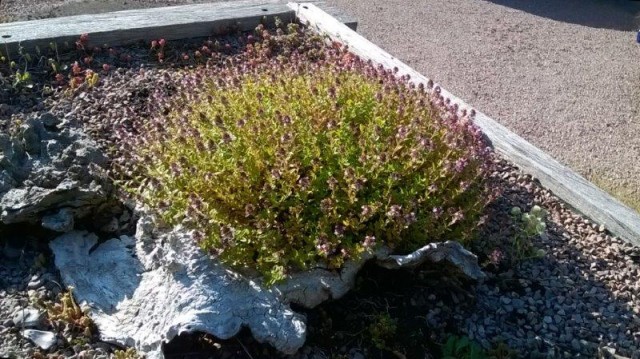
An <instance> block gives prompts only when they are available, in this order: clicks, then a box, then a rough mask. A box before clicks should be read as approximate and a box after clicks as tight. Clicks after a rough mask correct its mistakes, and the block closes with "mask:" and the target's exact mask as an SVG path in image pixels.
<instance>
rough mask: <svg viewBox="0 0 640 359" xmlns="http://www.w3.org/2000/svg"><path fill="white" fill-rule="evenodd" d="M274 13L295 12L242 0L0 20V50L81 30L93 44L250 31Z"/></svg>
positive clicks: (286, 17) (265, 0)
mask: <svg viewBox="0 0 640 359" xmlns="http://www.w3.org/2000/svg"><path fill="white" fill-rule="evenodd" d="M276 16H277V17H279V18H280V19H282V20H283V21H285V22H288V21H292V20H294V12H293V11H292V10H291V9H290V8H288V7H287V5H286V4H283V3H282V2H279V1H278V0H242V1H234V2H219V3H205V4H194V5H182V6H171V7H160V8H150V9H139V10H125V11H116V12H110V13H103V14H90V15H77V16H67V17H60V18H51V19H42V20H33V21H20V22H11V23H5V24H0V49H1V50H2V51H3V52H5V51H6V50H7V49H8V50H9V52H10V53H15V51H16V50H17V48H18V44H20V45H22V46H23V47H24V48H25V49H26V50H32V49H34V48H35V47H36V46H39V47H41V48H46V47H48V46H49V43H50V42H56V43H57V44H58V46H61V45H62V44H63V43H64V42H68V43H70V44H73V43H74V42H75V41H76V40H77V39H78V37H79V36H80V35H81V34H84V33H88V34H89V39H90V42H91V43H92V44H96V45H103V44H108V45H109V46H116V45H126V44H131V43H134V42H137V41H140V40H144V41H149V40H152V39H158V38H165V39H167V40H179V39H186V38H193V37H204V36H211V35H218V34H223V33H228V32H229V31H230V30H242V31H246V30H251V29H253V28H255V27H256V26H257V25H258V24H260V23H261V22H263V21H265V20H266V21H267V22H269V21H273V20H274V18H275V17H276Z"/></svg>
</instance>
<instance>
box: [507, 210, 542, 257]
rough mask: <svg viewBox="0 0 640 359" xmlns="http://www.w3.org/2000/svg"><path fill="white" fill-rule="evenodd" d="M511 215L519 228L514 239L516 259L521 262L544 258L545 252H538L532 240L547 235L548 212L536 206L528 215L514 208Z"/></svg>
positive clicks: (540, 250)
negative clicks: (546, 220)
mask: <svg viewBox="0 0 640 359" xmlns="http://www.w3.org/2000/svg"><path fill="white" fill-rule="evenodd" d="M510 214H511V217H512V218H513V219H514V221H515V222H516V225H517V226H518V227H517V229H516V235H515V237H514V239H513V244H514V247H515V252H516V257H517V258H518V259H519V260H523V259H528V258H538V257H542V256H544V255H545V252H544V250H542V249H538V250H536V249H535V248H534V247H533V244H532V243H531V240H532V238H534V237H535V236H540V235H543V234H544V233H545V231H546V229H547V225H546V223H545V221H544V219H545V217H546V216H547V211H545V210H544V209H542V208H541V207H540V206H537V205H536V206H533V208H531V211H530V212H528V213H526V212H524V213H523V212H522V210H521V209H520V208H519V207H513V208H512V209H511V212H510Z"/></svg>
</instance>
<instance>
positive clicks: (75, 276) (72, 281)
mask: <svg viewBox="0 0 640 359" xmlns="http://www.w3.org/2000/svg"><path fill="white" fill-rule="evenodd" d="M154 231H156V230H155V225H154V223H153V221H152V219H151V218H150V217H149V216H146V215H143V216H142V217H141V218H140V220H139V221H138V227H137V232H136V238H135V239H134V238H130V237H127V236H121V237H120V238H118V239H116V238H114V239H111V240H108V241H106V242H104V243H101V244H99V245H98V246H96V244H97V243H98V238H97V236H96V235H94V234H92V233H87V232H79V231H73V232H69V233H66V234H64V235H61V236H60V237H58V238H57V239H56V240H54V241H53V242H51V244H50V247H51V249H52V251H53V253H54V255H55V264H56V266H57V267H58V269H59V270H60V273H61V275H62V279H63V281H64V284H65V285H67V286H69V285H70V286H73V287H74V288H75V289H74V295H75V296H76V300H78V301H79V302H83V303H85V304H86V305H88V306H89V307H90V315H91V317H92V318H93V320H94V321H95V323H96V324H97V326H98V328H99V330H100V333H101V339H102V340H104V341H108V342H115V343H119V344H121V345H127V346H134V347H135V348H136V349H137V350H138V351H140V352H143V353H146V355H147V356H148V357H149V358H162V357H163V356H162V352H161V345H162V343H163V342H166V341H170V340H171V339H173V338H174V337H175V336H177V335H179V334H181V333H183V332H193V331H199V332H206V333H210V334H212V335H214V336H216V337H218V338H221V339H228V338H231V337H233V336H234V335H236V334H237V333H238V331H239V330H240V329H241V327H248V328H249V329H250V330H251V332H252V334H253V336H254V337H255V338H256V340H258V341H260V342H266V343H269V344H271V345H273V346H274V347H275V348H276V349H278V350H280V351H281V352H283V353H289V354H292V353H295V352H296V351H297V350H298V349H299V348H300V347H302V346H303V344H304V342H305V337H306V324H305V318H304V317H303V316H302V315H301V314H298V313H296V312H294V311H293V310H292V309H291V308H290V306H289V304H290V303H292V302H294V303H297V304H299V305H303V306H306V307H314V306H316V305H318V304H320V303H322V302H323V301H325V300H327V299H330V298H339V297H341V296H343V295H344V294H346V293H347V292H348V291H349V290H350V289H351V288H352V287H353V285H354V282H355V278H356V275H357V273H358V271H359V270H360V269H361V268H362V266H363V265H364V263H365V262H366V261H367V260H373V259H376V260H377V261H378V262H379V263H381V264H383V265H385V266H387V267H389V266H391V267H398V268H399V267H403V266H405V265H417V264H418V263H420V262H423V261H425V260H429V259H432V260H434V261H436V262H438V261H442V260H447V261H450V262H451V263H452V264H453V265H455V266H457V267H458V268H460V270H461V271H462V272H463V273H465V274H467V275H468V276H470V277H471V278H475V279H481V278H482V277H483V276H484V274H483V273H482V272H481V271H480V269H479V267H478V265H477V259H476V257H475V256H474V255H473V254H471V253H469V252H467V251H466V250H464V249H463V248H462V246H460V245H459V244H457V243H454V242H446V243H432V244H429V245H428V246H426V247H424V248H422V249H420V250H418V251H416V252H415V253H413V254H410V255H408V256H390V255H389V253H388V251H385V250H380V251H378V252H376V253H369V254H366V255H365V256H364V257H363V258H362V259H361V260H359V261H351V262H348V263H347V264H346V265H345V266H344V268H343V269H342V271H340V272H335V271H329V270H322V269H316V270H312V271H309V272H304V273H298V274H295V275H293V276H292V277H291V278H289V279H287V280H286V281H285V282H283V283H280V284H278V285H276V286H273V287H270V288H268V287H265V286H264V285H263V284H262V280H261V279H260V278H247V277H244V276H242V275H239V274H237V273H235V272H233V271H231V270H229V269H228V268H226V267H225V266H223V265H222V264H220V263H218V262H217V261H215V260H214V259H212V258H211V257H210V256H208V255H206V254H205V253H203V252H202V251H201V250H200V249H199V248H198V247H197V246H196V245H195V243H194V241H193V240H192V238H191V235H190V232H188V231H185V230H182V229H180V228H176V229H174V230H173V231H171V232H168V233H155V232H154ZM94 247H95V248H94ZM92 249H93V250H92Z"/></svg>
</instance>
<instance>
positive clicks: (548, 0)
mask: <svg viewBox="0 0 640 359" xmlns="http://www.w3.org/2000/svg"><path fill="white" fill-rule="evenodd" d="M487 1H490V2H492V3H495V4H498V5H502V6H507V7H510V8H514V9H517V10H522V11H525V12H528V13H530V14H533V15H536V16H542V17H546V18H549V19H552V20H556V21H562V22H568V23H572V24H578V25H583V26H588V27H595V28H604V29H611V30H621V31H633V30H637V29H638V27H640V1H633V0H566V1H557V0H536V1H532V0H487Z"/></svg>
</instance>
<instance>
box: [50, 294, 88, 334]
mask: <svg viewBox="0 0 640 359" xmlns="http://www.w3.org/2000/svg"><path fill="white" fill-rule="evenodd" d="M72 290H73V288H71V287H69V289H68V290H67V291H66V292H64V293H61V294H60V298H59V302H58V303H47V304H46V308H47V318H48V320H49V322H50V324H51V326H53V327H54V328H56V329H57V330H63V329H65V328H67V329H69V334H71V338H76V337H78V336H84V337H86V338H91V337H92V336H93V334H95V332H96V330H95V324H94V323H93V321H92V320H91V318H89V317H88V316H87V314H86V313H85V312H84V311H83V310H82V309H81V308H80V306H79V305H78V304H77V303H76V301H75V300H74V299H73V293H72Z"/></svg>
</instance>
